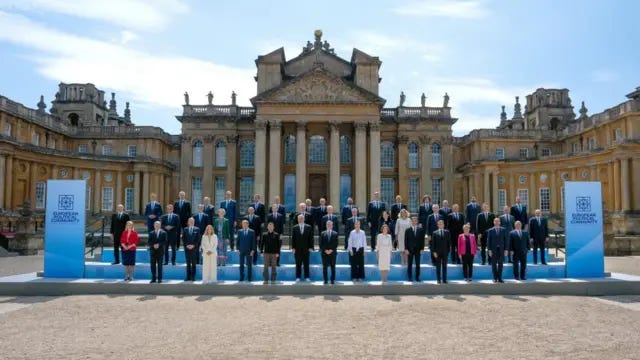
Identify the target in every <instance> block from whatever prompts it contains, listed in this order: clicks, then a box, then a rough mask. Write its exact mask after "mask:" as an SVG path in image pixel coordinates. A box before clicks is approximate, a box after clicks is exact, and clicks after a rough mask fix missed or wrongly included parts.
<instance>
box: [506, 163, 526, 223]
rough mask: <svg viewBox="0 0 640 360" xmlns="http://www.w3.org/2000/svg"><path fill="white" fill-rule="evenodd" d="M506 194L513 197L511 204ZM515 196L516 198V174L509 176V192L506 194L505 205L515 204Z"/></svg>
mask: <svg viewBox="0 0 640 360" xmlns="http://www.w3.org/2000/svg"><path fill="white" fill-rule="evenodd" d="M508 194H511V195H512V196H513V197H512V198H511V203H509V195H508ZM517 196H518V189H516V174H509V191H508V192H507V205H509V204H514V203H515V202H516V197H517ZM523 225H524V224H523Z"/></svg>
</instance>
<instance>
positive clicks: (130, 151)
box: [78, 144, 138, 157]
mask: <svg viewBox="0 0 640 360" xmlns="http://www.w3.org/2000/svg"><path fill="white" fill-rule="evenodd" d="M78 153H79V154H88V153H89V147H88V146H87V144H80V145H78ZM102 155H113V146H111V145H110V144H104V145H102ZM127 156H129V157H136V156H138V147H137V146H136V145H127Z"/></svg>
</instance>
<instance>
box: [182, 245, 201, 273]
mask: <svg viewBox="0 0 640 360" xmlns="http://www.w3.org/2000/svg"><path fill="white" fill-rule="evenodd" d="M198 253H199V251H197V250H196V248H195V247H194V248H193V249H191V250H189V249H187V248H185V249H184V257H185V258H186V261H187V276H186V278H185V280H186V281H195V280H196V261H197V258H198Z"/></svg>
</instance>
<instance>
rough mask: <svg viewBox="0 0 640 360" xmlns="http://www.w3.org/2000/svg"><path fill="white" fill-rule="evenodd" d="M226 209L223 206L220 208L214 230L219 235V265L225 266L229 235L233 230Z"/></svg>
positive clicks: (214, 222) (214, 220) (214, 221)
mask: <svg viewBox="0 0 640 360" xmlns="http://www.w3.org/2000/svg"><path fill="white" fill-rule="evenodd" d="M225 213H226V210H225V209H223V208H220V209H218V217H217V218H215V219H213V231H214V232H215V234H216V236H217V237H218V253H217V254H218V260H219V263H218V264H217V266H225V265H226V264H227V249H228V245H229V241H230V240H229V239H230V237H229V235H230V231H231V225H230V224H229V220H228V219H227V218H225V217H224V215H225Z"/></svg>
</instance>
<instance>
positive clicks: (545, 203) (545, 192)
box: [540, 188, 551, 212]
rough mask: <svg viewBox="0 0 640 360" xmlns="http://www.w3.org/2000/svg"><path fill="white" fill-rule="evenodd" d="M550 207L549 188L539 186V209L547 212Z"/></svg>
mask: <svg viewBox="0 0 640 360" xmlns="http://www.w3.org/2000/svg"><path fill="white" fill-rule="evenodd" d="M550 208H551V199H550V193H549V188H540V210H542V211H545V212H548V211H549V210H550Z"/></svg>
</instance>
